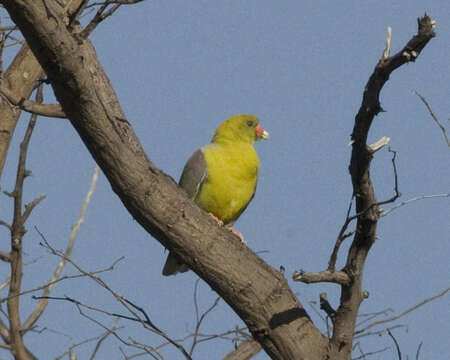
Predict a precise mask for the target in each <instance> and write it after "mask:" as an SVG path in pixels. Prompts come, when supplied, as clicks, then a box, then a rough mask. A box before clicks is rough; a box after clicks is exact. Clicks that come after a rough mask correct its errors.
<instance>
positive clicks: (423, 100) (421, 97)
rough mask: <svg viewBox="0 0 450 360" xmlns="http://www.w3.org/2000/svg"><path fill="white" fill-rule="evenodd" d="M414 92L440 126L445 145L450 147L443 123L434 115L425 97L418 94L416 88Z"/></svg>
mask: <svg viewBox="0 0 450 360" xmlns="http://www.w3.org/2000/svg"><path fill="white" fill-rule="evenodd" d="M414 94H416V95H417V96H418V97H419V99H420V100H422V102H423V103H424V104H425V106H426V107H427V109H428V112H429V113H430V115H431V117H432V118H433V120H434V121H435V123H436V124H437V125H438V126H439V127H440V129H441V131H442V133H443V134H444V138H445V141H446V142H447V145H448V146H449V147H450V140H449V138H448V135H447V130H446V129H445V127H444V125H442V124H441V122H440V121H439V119H438V118H437V116H436V115H434V113H433V110H432V109H431V106H430V105H429V104H428V101H426V100H425V98H424V97H423V96H422V95H420V94H419V93H418V92H417V91H416V90H414Z"/></svg>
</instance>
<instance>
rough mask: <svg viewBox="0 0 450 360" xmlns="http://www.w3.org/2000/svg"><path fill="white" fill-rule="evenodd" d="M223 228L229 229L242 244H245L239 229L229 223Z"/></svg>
mask: <svg viewBox="0 0 450 360" xmlns="http://www.w3.org/2000/svg"><path fill="white" fill-rule="evenodd" d="M225 228H226V229H228V230H230V231H231V232H232V233H233V234H234V235H236V236H237V237H238V238H239V240H241V242H242V243H243V244H245V245H247V242H246V241H245V239H244V235H242V234H241V233H240V232H239V231H237V230H236V229H234V228H233V227H231V225H226V226H225Z"/></svg>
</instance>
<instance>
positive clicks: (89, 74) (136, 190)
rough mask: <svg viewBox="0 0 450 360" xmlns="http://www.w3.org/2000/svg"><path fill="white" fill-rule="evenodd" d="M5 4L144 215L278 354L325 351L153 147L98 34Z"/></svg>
mask: <svg viewBox="0 0 450 360" xmlns="http://www.w3.org/2000/svg"><path fill="white" fill-rule="evenodd" d="M2 3H3V5H4V6H5V8H6V9H7V10H8V12H9V14H10V15H11V17H12V19H13V21H14V22H15V23H16V24H17V25H18V26H19V28H20V30H21V31H22V33H23V35H24V37H25V38H26V40H27V42H28V44H29V45H30V47H31V48H32V49H33V52H34V54H35V55H36V57H37V58H38V60H39V62H40V64H41V65H42V67H43V68H44V69H45V71H46V73H47V76H48V79H49V80H50V82H51V84H52V86H53V89H54V92H55V95H56V97H57V99H58V101H59V102H60V104H61V105H62V108H63V110H64V112H65V113H66V114H67V116H68V118H69V119H70V121H71V123H72V125H73V126H74V127H75V129H76V130H77V132H78V133H79V135H80V137H81V139H82V140H83V142H84V144H85V145H86V146H87V148H88V150H89V151H90V153H91V154H92V156H93V157H94V159H95V160H96V162H97V163H98V164H99V166H100V167H101V169H102V170H103V172H104V174H105V175H106V177H107V178H108V180H109V181H110V183H111V186H112V188H113V190H114V191H115V192H116V194H117V195H118V196H119V197H120V199H121V200H122V201H123V203H124V205H125V206H126V207H127V209H128V210H129V211H130V213H131V214H132V215H133V216H134V218H135V219H136V220H137V221H138V222H139V223H140V224H141V225H142V226H143V227H144V228H145V229H146V230H147V231H148V232H149V233H150V234H152V235H153V236H154V237H155V238H156V239H158V240H159V241H160V242H161V243H162V244H163V245H164V246H165V247H167V248H169V249H170V250H171V251H174V252H175V253H176V254H177V255H178V256H179V257H180V259H181V260H182V261H183V262H185V263H186V264H188V265H189V266H190V267H191V268H192V269H193V270H194V271H195V272H196V273H197V274H198V275H199V276H200V277H201V278H203V279H204V280H205V281H206V282H207V283H208V284H209V285H210V286H211V287H212V288H213V289H214V290H216V291H217V292H218V293H219V295H221V296H222V297H223V298H224V299H225V301H226V302H227V303H228V304H229V305H230V306H231V307H232V308H233V309H234V310H235V311H236V313H237V314H238V315H239V316H240V317H241V318H242V319H243V320H244V322H245V323H246V324H247V326H248V328H249V329H250V331H251V332H252V334H253V336H254V337H255V339H257V340H258V341H259V342H260V343H261V344H262V346H263V347H264V349H265V350H266V351H267V352H268V353H269V355H270V356H272V358H274V359H301V358H308V359H321V358H323V356H324V354H325V352H326V351H327V339H326V338H325V337H324V336H323V335H322V334H320V332H319V331H318V329H317V328H316V327H315V326H314V325H313V323H312V322H311V320H310V319H309V317H308V316H307V314H306V312H305V310H304V309H303V307H302V306H301V304H300V303H299V302H298V300H297V298H296V297H295V295H294V294H293V293H292V291H291V290H290V288H289V286H288V284H287V281H286V280H285V278H284V277H283V276H282V275H281V274H280V273H279V272H278V271H276V270H274V269H273V268H271V267H270V266H268V265H267V264H265V263H264V262H263V261H262V260H261V259H260V258H259V257H258V256H257V255H256V254H254V253H253V252H252V251H250V249H248V248H247V247H246V246H245V245H243V244H242V243H241V242H240V240H239V239H237V238H236V237H235V236H234V235H233V234H231V233H230V232H229V231H227V230H225V229H222V228H220V227H218V226H217V224H216V223H215V221H214V220H212V219H210V217H209V216H207V215H206V214H205V213H204V212H203V211H202V210H200V209H199V208H198V207H197V206H196V205H195V204H194V203H193V202H192V201H190V200H189V199H188V198H187V197H186V195H185V194H184V192H183V191H182V190H181V189H179V187H178V186H177V184H176V183H175V182H174V181H173V180H172V179H171V178H170V177H168V176H167V175H166V174H164V173H163V172H162V171H160V170H159V169H157V168H156V167H155V166H154V165H153V163H152V162H151V161H150V160H149V159H148V157H147V156H146V155H145V153H144V152H143V150H142V147H141V145H140V143H139V141H138V139H137V137H136V135H135V134H134V132H133V129H132V128H131V126H130V124H129V123H128V121H127V120H126V118H125V116H124V114H123V112H122V110H121V108H120V105H119V103H118V101H117V98H116V96H115V93H114V91H113V89H112V87H111V85H110V83H109V80H108V78H107V77H106V75H105V73H104V72H103V69H102V67H101V65H100V63H99V62H98V59H97V57H96V55H95V52H94V49H93V48H92V46H91V44H90V42H89V41H88V40H84V41H80V38H79V37H77V36H74V35H73V34H71V33H70V32H69V31H68V29H67V26H66V25H65V23H64V21H63V20H62V19H63V14H62V12H61V9H60V7H59V6H58V5H57V4H56V3H55V2H54V1H50V0H47V1H45V4H46V7H44V5H43V3H42V2H29V1H24V0H2ZM49 12H50V13H51V14H52V16H48V13H49ZM244 274H245V276H244Z"/></svg>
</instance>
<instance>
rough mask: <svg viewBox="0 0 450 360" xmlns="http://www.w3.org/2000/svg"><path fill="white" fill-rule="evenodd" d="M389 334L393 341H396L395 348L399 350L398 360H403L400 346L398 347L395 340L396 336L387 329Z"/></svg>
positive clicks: (395, 342)
mask: <svg viewBox="0 0 450 360" xmlns="http://www.w3.org/2000/svg"><path fill="white" fill-rule="evenodd" d="M387 333H388V335H389V336H390V337H391V339H392V340H393V341H394V344H395V348H396V349H397V355H398V360H402V352H401V351H400V346H399V345H398V342H397V340H396V339H395V337H394V335H392V333H391V331H390V330H389V329H387Z"/></svg>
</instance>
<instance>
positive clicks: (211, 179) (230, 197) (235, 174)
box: [196, 141, 259, 224]
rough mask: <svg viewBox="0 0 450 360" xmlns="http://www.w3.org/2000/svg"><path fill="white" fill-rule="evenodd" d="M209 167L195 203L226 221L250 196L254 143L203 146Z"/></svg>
mask: <svg viewBox="0 0 450 360" xmlns="http://www.w3.org/2000/svg"><path fill="white" fill-rule="evenodd" d="M202 152H203V154H204V156H205V160H206V164H207V167H208V178H207V180H206V182H205V183H204V184H203V186H202V189H201V191H200V194H199V196H198V197H197V200H196V202H197V204H198V205H199V206H200V207H201V208H202V209H203V210H205V211H206V212H210V213H212V214H214V215H215V216H216V217H218V218H219V219H220V220H222V221H223V222H224V223H225V224H228V223H231V222H233V221H235V220H236V219H237V218H238V217H239V215H240V214H241V213H242V211H243V210H244V209H245V208H246V206H247V205H248V203H249V202H250V200H251V199H252V197H253V194H254V193H255V189H256V182H257V179H258V167H259V160H258V155H257V154H256V151H255V149H254V148H253V144H250V143H246V142H242V141H237V142H231V143H228V144H215V143H212V144H209V145H206V146H204V147H203V148H202Z"/></svg>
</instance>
